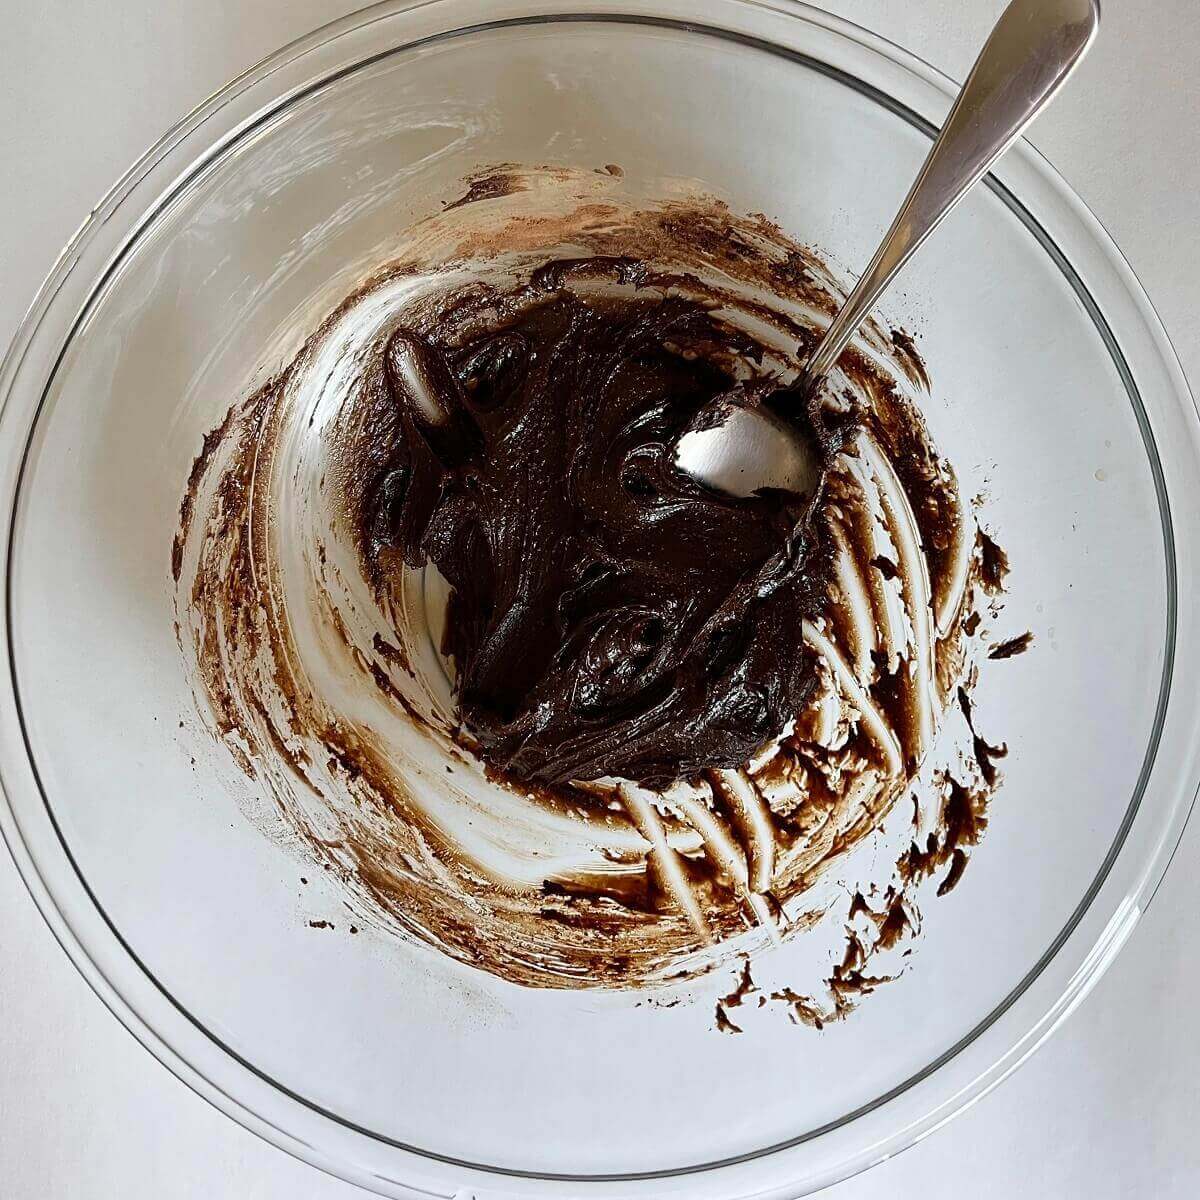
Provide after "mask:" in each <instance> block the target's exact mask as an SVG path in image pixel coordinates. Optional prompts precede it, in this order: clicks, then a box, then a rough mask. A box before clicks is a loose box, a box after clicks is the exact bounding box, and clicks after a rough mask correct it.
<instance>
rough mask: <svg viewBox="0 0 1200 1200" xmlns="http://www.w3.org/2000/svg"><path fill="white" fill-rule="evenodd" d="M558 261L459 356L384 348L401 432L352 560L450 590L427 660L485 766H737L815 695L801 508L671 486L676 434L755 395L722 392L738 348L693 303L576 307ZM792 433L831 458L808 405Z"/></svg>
mask: <svg viewBox="0 0 1200 1200" xmlns="http://www.w3.org/2000/svg"><path fill="white" fill-rule="evenodd" d="M613 269H614V271H615V272H616V274H617V275H620V274H621V273H622V272H623V271H624V272H626V273H627V270H628V268H627V266H625V265H623V264H614V268H613ZM570 270H571V268H570V266H569V265H567V266H564V265H563V264H558V265H556V267H555V268H554V270H552V271H544V272H539V274H538V275H537V276H535V278H534V280H533V282H532V284H531V285H530V287H529V289H528V298H529V303H528V304H526V305H524V306H523V307H522V308H520V309H518V311H517V313H516V315H515V316H514V317H512V318H510V319H509V320H508V321H507V322H506V323H502V324H501V325H500V326H499V327H495V328H492V329H489V330H488V331H487V332H486V333H483V334H481V335H478V336H475V337H474V338H472V339H469V340H468V341H467V342H466V344H465V345H461V346H456V347H454V348H447V347H444V346H438V345H436V344H435V342H434V341H433V340H431V339H429V338H425V337H421V336H419V335H417V334H416V333H414V332H411V331H410V330H408V329H401V330H398V331H397V332H396V333H395V334H393V336H392V337H391V339H390V341H389V342H388V344H387V348H386V351H385V358H386V361H385V369H384V372H383V376H384V379H385V380H386V387H387V389H388V390H389V391H390V394H391V398H392V400H393V401H394V404H395V405H396V406H397V416H398V433H399V435H400V436H399V437H398V438H397V440H396V445H395V449H394V452H393V454H392V456H391V458H390V460H389V462H388V463H387V465H386V467H385V468H384V469H383V471H382V472H381V475H380V477H379V479H378V481H377V483H376V484H375V485H374V486H373V487H372V488H370V489H368V493H367V494H368V496H369V500H368V503H367V506H366V507H367V511H366V512H365V513H364V521H365V523H366V525H367V528H366V530H365V531H364V532H365V533H366V537H365V538H364V542H365V544H366V546H367V553H368V555H369V556H371V557H372V558H374V559H375V562H376V565H378V561H379V559H378V556H379V554H380V552H381V551H382V550H383V549H384V548H386V547H389V546H393V547H396V548H398V549H399V550H400V551H402V553H403V556H404V559H405V561H406V562H407V563H408V564H409V565H410V566H412V567H414V568H419V567H421V566H423V565H424V564H425V563H427V562H432V563H435V564H436V565H437V567H438V569H439V570H440V571H441V573H442V574H443V575H444V576H445V578H446V579H447V580H448V581H449V583H450V584H451V585H452V588H453V594H452V597H451V600H450V605H449V609H448V613H447V633H446V639H445V645H444V647H443V648H444V650H445V651H446V652H447V653H449V654H450V655H452V656H453V659H454V661H455V664H456V667H457V671H458V684H457V687H458V694H457V699H458V703H459V706H460V710H461V717H462V720H463V722H464V724H465V725H466V726H467V728H468V729H469V730H470V731H471V732H472V733H473V734H474V735H475V736H476V737H477V738H478V739H479V742H480V748H481V752H482V754H483V756H484V758H485V759H487V760H488V761H489V762H490V763H492V764H493V765H494V766H496V767H498V768H500V769H502V770H503V771H505V772H508V773H510V774H511V775H513V776H514V777H516V778H518V779H521V780H527V781H539V782H544V783H561V782H565V781H567V780H571V779H594V778H598V777H601V776H609V775H616V776H623V777H626V778H630V779H634V780H638V781H640V782H642V783H646V784H650V785H663V784H666V783H668V782H669V781H671V780H674V779H677V778H686V777H691V776H695V775H696V774H698V773H699V772H700V771H701V770H703V769H705V768H714V767H736V766H740V765H741V764H743V763H744V762H745V761H746V760H747V758H748V757H749V756H750V755H751V754H752V753H753V752H754V751H755V750H756V749H758V748H759V747H760V746H761V745H762V744H763V743H764V742H765V741H767V740H768V739H769V738H771V737H772V736H774V735H777V734H778V733H779V732H780V731H781V730H782V728H783V727H784V725H785V724H786V723H787V721H788V720H789V719H790V718H792V717H793V716H794V715H795V714H796V713H797V711H799V709H800V707H801V705H802V704H803V702H804V700H805V698H806V696H807V695H808V693H809V691H810V690H811V688H812V685H813V681H814V671H815V666H814V661H813V659H812V657H811V655H810V653H809V651H808V650H807V649H806V648H805V646H804V641H803V637H802V633H801V621H802V619H803V618H804V617H806V616H811V615H813V614H815V613H816V612H818V611H819V610H820V608H821V606H822V604H823V603H824V599H825V587H826V573H825V571H826V566H827V562H828V554H827V553H826V552H825V548H824V547H823V546H821V545H820V543H819V536H820V535H819V534H818V533H817V532H816V527H815V526H814V524H813V522H812V521H811V520H810V519H809V517H810V514H811V512H812V509H813V507H814V505H815V502H816V500H815V498H813V497H798V496H785V495H782V494H776V495H766V496H757V497H753V498H749V499H744V500H737V499H733V498H731V497H728V496H725V495H719V494H716V493H714V492H710V491H708V490H706V489H704V488H702V487H700V486H698V485H697V484H696V483H694V482H693V481H692V480H690V479H689V478H688V477H687V476H685V475H684V474H682V473H681V472H680V471H678V470H677V469H676V467H675V465H674V461H673V449H672V448H673V446H674V444H675V441H676V439H677V438H678V436H679V434H680V433H681V432H683V431H684V430H685V429H687V428H688V427H689V424H690V423H692V422H694V421H698V420H704V419H705V414H707V413H710V412H711V411H712V405H713V403H714V401H715V402H717V403H722V402H725V401H729V402H733V403H746V402H755V400H756V399H757V397H758V396H759V395H761V394H764V393H766V392H767V391H768V390H769V388H770V385H769V384H768V383H767V382H765V381H764V382H759V383H753V382H752V383H738V382H737V381H736V379H735V377H734V373H733V372H734V365H735V364H736V363H738V362H741V363H742V364H743V365H744V364H745V362H746V360H747V358H748V357H749V358H750V359H753V358H755V357H757V350H756V347H755V346H754V345H753V343H750V342H748V341H747V340H746V339H745V338H743V337H742V336H741V335H739V334H738V333H737V332H736V331H734V330H732V329H730V328H729V327H727V326H725V325H723V324H722V323H721V322H720V321H719V319H717V318H716V317H714V316H712V315H711V314H710V313H709V312H708V311H706V310H705V309H704V308H703V307H702V306H701V305H699V304H696V303H694V302H691V301H687V300H682V299H677V298H661V299H660V298H649V299H647V298H645V294H644V293H642V295H641V296H639V297H633V298H616V297H614V296H611V295H610V296H607V297H597V296H590V295H589V296H584V295H581V294H580V293H579V292H577V291H575V290H571V289H569V288H567V287H565V286H564V278H565V277H566V276H567V275H569V274H570ZM588 271H589V273H590V274H592V275H594V274H595V273H596V263H595V260H593V261H592V262H591V263H590V264H589V265H588ZM434 337H436V333H435V335H434ZM817 422H821V424H815V423H817ZM800 425H801V428H802V429H803V431H804V432H806V433H807V434H808V435H809V437H810V439H811V440H812V442H813V445H814V451H815V452H816V453H817V454H818V455H819V456H821V458H822V460H823V461H824V462H828V461H829V458H830V456H831V455H832V454H833V452H834V451H835V449H836V447H837V444H838V440H839V439H838V434H837V431H836V430H834V429H831V428H829V427H828V426H827V425H825V424H824V423H823V419H822V418H821V417H820V416H819V415H817V413H816V410H815V409H814V410H813V411H812V412H808V413H805V414H803V416H802V417H801V420H800Z"/></svg>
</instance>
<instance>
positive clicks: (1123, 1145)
mask: <svg viewBox="0 0 1200 1200" xmlns="http://www.w3.org/2000/svg"><path fill="white" fill-rule="evenodd" d="M355 6H356V5H355V4H354V0H349V2H348V3H347V2H343V0H155V2H154V3H150V2H149V0H5V3H4V6H3V10H2V11H3V34H2V36H0V213H2V214H3V217H2V219H0V282H2V287H0V342H7V340H8V338H9V337H10V336H11V333H12V332H13V330H14V329H15V328H16V325H17V322H18V321H19V319H20V317H21V314H22V312H23V310H24V307H25V305H26V304H27V303H28V301H29V299H30V298H31V297H32V294H33V291H34V289H35V288H36V287H37V285H38V283H39V282H40V281H41V278H42V276H43V274H44V273H45V271H46V270H47V269H48V268H49V266H50V264H51V262H52V261H53V259H54V256H55V255H56V253H57V252H58V249H59V248H60V247H61V245H62V244H63V242H64V241H65V240H66V239H67V237H69V236H70V234H71V233H72V232H73V231H74V229H75V228H76V226H77V225H78V224H79V222H80V220H81V219H82V218H83V216H84V215H85V214H86V213H87V212H88V210H89V209H90V208H91V206H92V204H93V203H94V202H95V201H96V200H97V199H98V198H99V197H100V196H101V194H102V193H103V192H104V191H105V190H106V189H107V188H108V186H109V184H110V183H111V182H112V181H113V180H114V179H115V178H116V177H117V175H118V174H119V173H120V172H121V171H122V170H123V169H124V168H125V167H126V166H127V165H128V164H129V163H130V162H131V161H132V160H133V159H134V158H135V157H136V156H137V155H138V154H140V153H141V151H142V150H143V149H145V147H147V146H148V145H150V143H151V142H153V141H154V140H155V139H156V138H157V137H158V136H159V134H160V133H162V132H163V130H164V129H165V128H166V127H167V126H168V125H169V124H171V123H172V122H173V121H174V120H175V119H176V118H177V117H178V116H180V115H182V114H183V113H184V112H185V111H186V110H187V109H189V108H190V107H191V106H192V105H194V104H196V103H198V102H199V101H200V100H202V99H203V98H204V97H205V96H206V95H208V94H209V93H210V92H212V91H213V90H214V89H215V88H217V87H219V86H220V85H221V84H222V83H224V82H225V81H226V79H228V78H229V77H230V76H232V75H233V74H235V73H237V72H238V71H240V70H241V69H243V68H244V67H246V66H249V65H250V64H251V63H252V62H254V61H255V60H256V59H258V58H259V57H261V56H262V55H263V54H266V53H268V52H269V51H271V50H272V49H274V48H275V47H276V46H278V45H279V44H281V43H283V42H284V41H287V40H289V39H291V38H293V37H295V36H298V35H300V34H302V33H305V32H307V31H308V30H309V29H311V28H313V27H314V26H316V25H318V24H320V23H322V22H324V21H326V20H330V19H332V18H334V17H336V16H340V15H342V14H343V13H345V12H348V11H350V10H351V9H352V8H353V7H355ZM826 7H829V8H832V9H834V10H835V11H837V12H839V13H840V14H842V15H844V16H847V17H850V18H851V19H853V20H856V21H858V22H860V23H861V24H864V25H867V26H869V27H870V28H873V29H876V30H878V31H879V32H881V33H883V34H885V35H886V36H888V37H890V38H892V39H894V40H896V41H898V42H900V43H901V44H903V45H906V46H907V47H909V48H910V49H912V50H914V51H916V52H917V53H918V54H920V55H921V56H922V57H924V58H926V59H928V60H930V61H931V62H933V63H935V64H936V65H937V66H939V67H941V68H942V69H944V70H946V71H948V72H950V73H951V74H952V75H954V76H956V77H958V78H961V77H962V76H963V75H964V74H965V72H966V69H967V68H968V66H969V64H970V60H971V58H972V56H973V50H974V48H975V47H977V46H978V45H979V44H980V42H981V41H982V39H983V36H984V35H985V33H986V31H987V29H988V27H989V26H990V23H991V22H992V20H993V19H994V18H995V16H996V15H997V13H998V12H999V10H1000V9H1001V7H1002V0H826ZM1197 61H1200V4H1198V3H1197V0H1105V20H1104V29H1103V31H1102V34H1101V39H1100V42H1099V44H1098V46H1097V48H1096V49H1095V50H1094V51H1093V53H1092V56H1091V57H1090V59H1089V60H1088V61H1087V62H1086V63H1085V64H1084V66H1083V67H1082V68H1081V71H1080V73H1079V75H1078V76H1077V80H1076V81H1075V82H1073V83H1072V85H1071V86H1070V88H1068V90H1067V93H1066V94H1065V95H1064V96H1063V97H1062V98H1061V99H1060V100H1059V101H1058V102H1057V104H1056V106H1055V108H1054V109H1053V111H1052V112H1050V113H1049V114H1048V115H1047V116H1046V117H1044V118H1043V119H1042V121H1041V123H1039V125H1038V126H1037V127H1036V130H1035V133H1034V138H1033V140H1034V141H1035V142H1036V143H1037V144H1038V146H1039V147H1040V148H1041V149H1042V150H1043V151H1045V152H1046V153H1047V154H1048V156H1049V157H1050V159H1051V161H1053V162H1054V163H1055V165H1056V166H1057V167H1058V168H1059V169H1060V170H1061V171H1062V172H1063V174H1064V175H1065V176H1066V178H1067V179H1068V181H1069V182H1070V183H1071V184H1072V185H1073V186H1074V187H1075V188H1076V189H1077V190H1078V191H1079V192H1080V193H1081V194H1082V196H1083V198H1084V199H1085V200H1086V201H1087V202H1088V204H1089V205H1091V207H1092V208H1093V210H1094V211H1095V212H1096V213H1097V214H1098V215H1099V217H1100V219H1101V220H1102V221H1103V222H1104V223H1105V224H1106V225H1107V226H1108V228H1109V230H1110V231H1111V232H1112V234H1113V235H1114V237H1115V238H1116V240H1117V242H1118V243H1119V244H1120V246H1121V247H1122V249H1123V250H1124V251H1125V253H1126V255H1127V256H1128V257H1129V259H1130V261H1131V262H1132V263H1133V266H1134V269H1135V270H1136V271H1137V272H1138V273H1139V275H1140V276H1141V278H1142V281H1143V282H1144V284H1145V285H1146V288H1147V290H1148V291H1149V293H1150V296H1151V297H1152V299H1153V300H1154V302H1155V304H1156V305H1157V307H1158V310H1159V312H1160V313H1161V315H1162V317H1163V320H1164V322H1165V323H1166V326H1167V329H1168V330H1169V331H1170V333H1171V335H1172V337H1173V338H1174V339H1175V344H1176V346H1177V348H1178V350H1179V353H1180V356H1181V357H1182V359H1183V365H1184V368H1185V369H1186V370H1187V372H1188V374H1189V377H1190V378H1191V379H1192V380H1193V381H1196V382H1200V324H1198V323H1197V321H1196V319H1195V317H1196V313H1195V309H1196V304H1197V301H1198V300H1200V287H1198V285H1197V276H1198V273H1200V237H1198V236H1197V233H1198V222H1197V216H1198V215H1200V202H1198V200H1197V196H1198V195H1200V77H1198V75H1197V70H1196V64H1197ZM1185 602H1186V600H1185ZM1198 872H1200V819H1198V820H1197V821H1193V822H1192V825H1191V828H1190V830H1189V832H1188V833H1187V834H1186V835H1185V837H1184V840H1183V844H1182V846H1181V848H1180V850H1179V852H1178V854H1177V855H1176V859H1175V862H1174V865H1173V866H1172V868H1171V871H1170V872H1169V874H1168V876H1167V878H1166V881H1165V882H1164V884H1163V886H1162V888H1161V889H1160V891H1159V893H1158V896H1157V897H1156V899H1155V901H1154V904H1153V906H1152V907H1151V909H1150V911H1149V913H1148V914H1147V916H1146V917H1145V919H1144V921H1143V922H1142V925H1141V927H1140V928H1139V929H1138V930H1137V932H1136V933H1135V935H1134V936H1133V938H1132V940H1131V942H1130V944H1129V945H1128V946H1127V947H1126V949H1125V950H1124V952H1123V953H1122V955H1121V956H1120V958H1119V959H1118V961H1117V962H1116V964H1115V965H1114V966H1113V967H1112V968H1111V970H1110V971H1109V972H1108V974H1107V976H1106V977H1105V978H1104V979H1103V980H1102V981H1101V982H1100V984H1099V985H1098V987H1097V988H1096V989H1095V991H1094V992H1093V994H1092V995H1091V996H1090V997H1089V998H1088V1000H1087V1001H1086V1002H1085V1003H1084V1004H1083V1005H1082V1007H1081V1008H1080V1009H1079V1010H1078V1011H1077V1012H1076V1013H1075V1015H1074V1016H1073V1017H1072V1018H1071V1019H1070V1020H1069V1021H1068V1023H1067V1025H1066V1026H1065V1028H1063V1029H1062V1030H1061V1031H1059V1032H1058V1033H1057V1034H1056V1035H1055V1036H1054V1037H1053V1038H1052V1039H1051V1041H1050V1042H1049V1044H1048V1045H1047V1046H1045V1047H1044V1048H1043V1049H1042V1050H1041V1051H1039V1053H1038V1054H1037V1055H1036V1056H1035V1057H1034V1058H1033V1060H1032V1061H1031V1062H1030V1063H1028V1064H1027V1065H1026V1066H1024V1067H1023V1068H1022V1069H1021V1070H1020V1071H1019V1072H1017V1074H1016V1075H1015V1076H1013V1077H1012V1078H1011V1079H1009V1080H1008V1081H1007V1082H1005V1083H1004V1084H1002V1085H1001V1086H1000V1088H999V1089H997V1090H996V1091H994V1092H993V1093H992V1094H991V1095H990V1096H987V1097H986V1098H984V1099H983V1100H982V1101H981V1102H980V1103H979V1104H977V1105H976V1106H975V1107H974V1108H973V1109H972V1110H971V1111H969V1112H968V1113H966V1114H964V1115H963V1116H961V1117H960V1118H958V1119H957V1120H956V1121H955V1122H953V1124H951V1125H950V1126H949V1127H947V1128H946V1129H944V1130H942V1131H940V1132H938V1133H936V1134H934V1135H933V1136H932V1137H930V1138H928V1139H927V1140H926V1141H925V1142H923V1143H922V1144H921V1145H919V1146H917V1147H915V1148H914V1149H912V1150H910V1151H908V1152H907V1153H905V1154H902V1155H900V1156H899V1157H897V1158H895V1159H893V1160H892V1161H890V1162H888V1163H885V1164H884V1165H882V1166H880V1167H877V1168H875V1169H874V1170H873V1171H870V1172H868V1173H867V1174H866V1175H863V1176H860V1177H859V1178H858V1179H855V1180H852V1181H849V1182H847V1183H845V1184H842V1185H840V1186H839V1187H836V1188H833V1189H831V1190H830V1191H829V1192H828V1193H826V1194H827V1195H828V1196H829V1197H830V1198H831V1200H876V1198H883V1197H888V1198H889V1200H890V1198H894V1197H907V1196H918V1195H919V1196H921V1197H922V1200H939V1198H941V1197H946V1198H950V1197H954V1198H955V1200H960V1197H962V1196H964V1195H966V1196H971V1197H976V1198H978V1200H992V1198H996V1200H1000V1198H1003V1200H1011V1198H1014V1197H1023V1196H1031V1197H1032V1196H1036V1197H1063V1198H1071V1197H1089V1198H1091V1200H1110V1198H1111V1200H1116V1198H1117V1197H1121V1198H1125V1197H1134V1198H1137V1200H1143V1198H1144V1200H1175V1198H1179V1200H1183V1198H1185V1197H1188V1198H1190V1197H1195V1196H1197V1195H1200V1132H1198V1129H1197V1127H1198V1125H1200V1071H1198V1070H1197V1067H1198V1066H1200V1021H1197V1019H1196V1004H1195V1001H1194V997H1195V996H1196V995H1197V993H1198V991H1200V954H1197V953H1196V951H1195V947H1196V945H1197V939H1198V938H1200V907H1198V906H1197V905H1196V903H1195V901H1194V898H1193V891H1192V886H1191V885H1192V880H1193V879H1194V878H1195V876H1196V875H1197V873H1198ZM363 1195H364V1193H362V1192H360V1191H359V1190H358V1189H356V1188H353V1187H351V1186H349V1185H348V1184H344V1183H341V1182H339V1181H338V1180H335V1179H332V1178H328V1177H326V1176H323V1175H321V1174H319V1173H318V1172H316V1171H314V1170H313V1169H312V1168H310V1167H308V1166H306V1165H304V1164H302V1163H300V1162H298V1161H295V1160H293V1159H291V1158H289V1157H288V1156H287V1155H285V1154H283V1153H282V1152H281V1151H279V1150H276V1149H275V1148H274V1147H272V1146H269V1145H267V1144H266V1143H265V1142H262V1141H259V1140H258V1139H257V1138H255V1137H254V1136H252V1135H251V1134H249V1133H246V1132H245V1131H244V1130H242V1129H241V1128H240V1127H238V1126H237V1125H235V1124H233V1122H231V1121H229V1120H228V1119H227V1118H226V1117H224V1116H223V1115H221V1114H220V1113H218V1112H217V1111H216V1110H215V1109H213V1108H211V1107H209V1105H208V1104H206V1103H205V1102H204V1101H203V1100H201V1099H199V1098H198V1097H197V1096H195V1095H193V1094H192V1093H191V1092H190V1091H189V1090H188V1089H187V1088H185V1087H184V1086H183V1084H181V1083H179V1082H177V1081H176V1080H175V1079H174V1078H173V1077H172V1076H171V1075H169V1074H168V1073H167V1071H166V1070H164V1069H163V1068H162V1067H161V1066H159V1065H158V1063H157V1062H155V1061H154V1060H153V1059H152V1058H151V1057H150V1055H149V1054H148V1053H147V1052H146V1051H145V1050H143V1049H142V1048H141V1047H140V1046H139V1045H138V1044H137V1043H136V1042H135V1041H134V1039H133V1038H132V1037H130V1035H129V1034H127V1033H126V1032H125V1031H124V1030H123V1029H122V1028H121V1027H120V1026H119V1025H118V1024H117V1022H116V1021H115V1020H114V1019H113V1018H112V1017H111V1016H110V1015H109V1013H108V1012H107V1011H106V1010H105V1008H104V1007H103V1005H102V1004H101V1003H100V1002H99V1000H97V999H96V998H95V996H93V995H92V993H91V991H90V990H89V989H88V987H87V986H86V985H85V984H84V982H83V980H82V979H81V978H80V977H79V976H78V975H77V974H76V972H75V969H74V968H73V967H72V966H71V965H70V963H69V962H68V960H67V958H66V956H65V955H64V954H63V953H62V951H61V950H60V949H59V948H58V946H57V945H56V944H55V942H54V940H53V938H52V937H51V936H50V933H49V931H48V930H47V928H46V927H45V926H44V925H43V923H42V921H41V918H40V917H39V916H38V914H37V912H36V911H35V909H34V906H33V904H32V902H31V901H30V899H29V896H28V895H27V894H26V892H25V889H24V886H23V885H22V883H21V881H20V879H19V878H18V876H17V874H16V871H15V870H14V869H13V866H12V863H11V861H10V860H9V858H8V857H7V855H6V854H4V852H3V851H2V850H0V1197H4V1198H6V1200H59V1198H64V1200H67V1198H69V1200H110V1198H112V1197H118V1196H120V1197H124V1198H128V1200H142V1198H147V1200H151V1198H152V1200H184V1198H191V1197H196V1198H197V1200H199V1198H201V1197H203V1198H204V1200H213V1198H221V1197H230V1198H236V1200H257V1198H261V1200H353V1197H355V1196H363Z"/></svg>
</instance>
